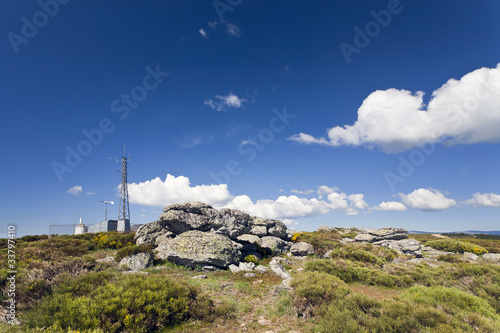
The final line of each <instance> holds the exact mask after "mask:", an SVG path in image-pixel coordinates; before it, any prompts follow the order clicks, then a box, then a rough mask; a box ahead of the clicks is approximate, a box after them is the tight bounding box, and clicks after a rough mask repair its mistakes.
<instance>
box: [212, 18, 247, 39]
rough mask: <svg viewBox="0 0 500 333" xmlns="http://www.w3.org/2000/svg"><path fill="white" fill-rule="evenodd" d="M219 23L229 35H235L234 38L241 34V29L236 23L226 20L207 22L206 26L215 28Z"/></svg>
mask: <svg viewBox="0 0 500 333" xmlns="http://www.w3.org/2000/svg"><path fill="white" fill-rule="evenodd" d="M221 24H222V25H223V26H224V27H225V28H226V32H227V33H228V34H229V35H230V36H232V37H235V38H239V37H240V36H241V29H240V28H239V27H238V26H237V25H236V24H232V23H230V22H228V21H213V22H209V23H208V26H209V27H210V28H212V30H214V29H215V28H217V27H218V26H219V25H221Z"/></svg>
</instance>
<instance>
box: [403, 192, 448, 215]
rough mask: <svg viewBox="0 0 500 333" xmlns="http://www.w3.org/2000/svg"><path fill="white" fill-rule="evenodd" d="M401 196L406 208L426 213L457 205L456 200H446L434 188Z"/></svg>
mask: <svg viewBox="0 0 500 333" xmlns="http://www.w3.org/2000/svg"><path fill="white" fill-rule="evenodd" d="M399 196H400V197H401V199H402V200H403V203H404V204H405V205H406V206H408V207H411V208H417V209H421V210H424V211H437V210H443V209H448V208H451V207H453V206H455V205H456V204H457V202H456V201H455V200H453V199H449V198H446V197H445V196H444V195H443V193H441V191H439V190H436V189H433V188H429V189H425V188H419V189H417V190H415V191H413V192H411V193H410V194H403V193H399Z"/></svg>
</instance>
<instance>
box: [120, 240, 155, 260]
mask: <svg viewBox="0 0 500 333" xmlns="http://www.w3.org/2000/svg"><path fill="white" fill-rule="evenodd" d="M152 251H153V245H151V244H141V245H130V246H126V247H124V248H121V249H120V250H118V252H116V256H115V261H116V262H120V261H121V260H122V259H123V258H125V257H128V256H131V255H134V254H138V253H148V252H152Z"/></svg>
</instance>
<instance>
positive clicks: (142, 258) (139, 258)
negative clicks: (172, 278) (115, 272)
mask: <svg viewBox="0 0 500 333" xmlns="http://www.w3.org/2000/svg"><path fill="white" fill-rule="evenodd" d="M152 265H153V253H138V254H134V255H130V256H127V257H125V258H123V259H122V260H121V261H120V263H119V266H126V267H127V268H128V269H129V270H131V271H140V270H141V269H146V268H148V267H150V266H152Z"/></svg>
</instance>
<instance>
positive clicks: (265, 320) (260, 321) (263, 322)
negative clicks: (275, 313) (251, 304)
mask: <svg viewBox="0 0 500 333" xmlns="http://www.w3.org/2000/svg"><path fill="white" fill-rule="evenodd" d="M258 322H259V324H261V325H262V326H267V325H271V321H270V320H267V319H264V318H263V317H261V318H259V320H258Z"/></svg>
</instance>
